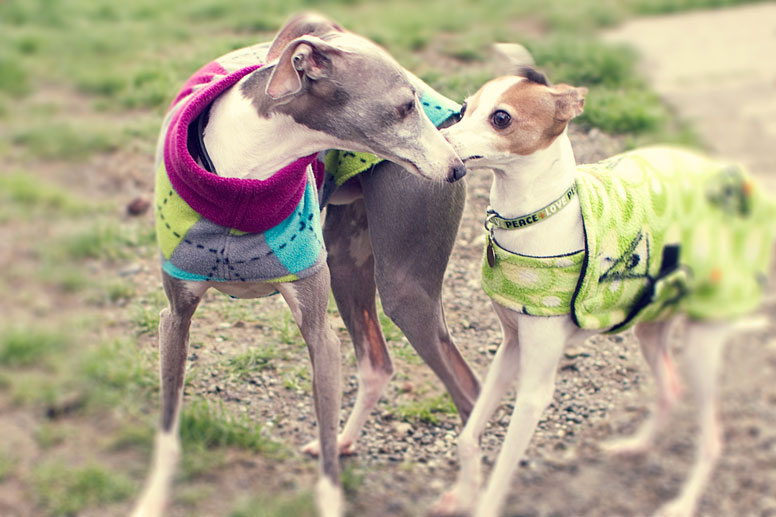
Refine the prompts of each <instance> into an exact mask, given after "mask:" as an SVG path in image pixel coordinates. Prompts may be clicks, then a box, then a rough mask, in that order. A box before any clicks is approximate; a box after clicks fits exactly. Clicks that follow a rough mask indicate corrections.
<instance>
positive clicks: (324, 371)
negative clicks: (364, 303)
mask: <svg viewBox="0 0 776 517" xmlns="http://www.w3.org/2000/svg"><path fill="white" fill-rule="evenodd" d="M329 284H330V278H329V268H328V266H324V267H323V268H321V270H320V271H319V272H318V273H316V274H314V275H312V276H310V277H308V278H305V279H302V280H297V281H295V282H293V283H287V284H279V285H278V290H279V291H280V293H281V294H282V295H283V298H284V299H285V300H286V303H288V306H289V307H290V308H291V313H292V314H293V316H294V320H295V321H296V324H297V325H298V326H299V330H300V331H301V333H302V337H303V338H304V340H305V342H306V343H307V347H308V350H309V352H310V361H311V363H312V368H313V400H314V403H315V415H316V418H317V422H318V441H319V443H320V466H321V474H322V476H321V477H320V479H319V480H318V485H317V487H316V505H317V507H318V515H321V516H323V517H340V516H342V515H344V513H345V512H344V497H343V494H342V487H341V486H340V469H339V449H338V446H337V431H338V429H339V413H340V407H341V399H342V390H341V377H342V374H341V367H340V342H339V338H338V337H337V335H336V334H335V333H334V330H333V329H332V328H331V325H330V324H329V321H328V317H327V315H326V306H327V304H328V301H329Z"/></svg>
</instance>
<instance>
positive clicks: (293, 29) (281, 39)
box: [267, 12, 344, 62]
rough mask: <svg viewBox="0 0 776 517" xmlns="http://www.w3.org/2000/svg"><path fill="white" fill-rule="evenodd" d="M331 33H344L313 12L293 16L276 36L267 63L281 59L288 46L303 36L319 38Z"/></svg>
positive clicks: (268, 53)
mask: <svg viewBox="0 0 776 517" xmlns="http://www.w3.org/2000/svg"><path fill="white" fill-rule="evenodd" d="M330 32H344V30H343V29H342V27H340V26H339V25H337V24H336V23H334V22H333V21H331V20H329V19H328V18H326V17H325V16H322V15H320V14H317V13H312V12H303V13H299V14H297V15H295V16H292V17H291V18H290V19H289V20H288V21H287V22H286V23H285V25H283V27H282V28H281V29H280V30H279V31H278V33H277V35H275V39H274V40H273V41H272V45H271V46H270V48H269V52H267V62H272V61H274V60H276V59H278V58H279V57H280V55H281V54H282V53H283V51H284V50H285V49H286V47H288V44H289V43H291V42H292V41H293V40H295V39H297V38H301V37H302V36H318V37H321V36H323V35H324V34H328V33H330Z"/></svg>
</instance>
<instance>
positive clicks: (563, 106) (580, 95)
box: [550, 84, 587, 122]
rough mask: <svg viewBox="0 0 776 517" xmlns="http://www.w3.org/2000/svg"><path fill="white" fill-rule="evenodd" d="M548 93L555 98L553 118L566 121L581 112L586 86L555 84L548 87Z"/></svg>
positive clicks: (583, 105)
mask: <svg viewBox="0 0 776 517" xmlns="http://www.w3.org/2000/svg"><path fill="white" fill-rule="evenodd" d="M550 93H552V95H553V97H554V98H555V120H557V121H561V122H568V121H569V120H571V119H573V118H574V117H577V116H579V115H581V114H582V111H583V110H584V107H585V95H587V88H584V87H580V88H575V87H574V86H571V85H568V84H557V85H555V86H553V87H552V88H551V89H550Z"/></svg>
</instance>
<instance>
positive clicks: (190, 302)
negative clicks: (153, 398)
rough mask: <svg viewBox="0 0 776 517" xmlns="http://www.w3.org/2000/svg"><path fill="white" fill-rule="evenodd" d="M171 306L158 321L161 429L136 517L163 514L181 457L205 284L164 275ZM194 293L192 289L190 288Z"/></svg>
mask: <svg viewBox="0 0 776 517" xmlns="http://www.w3.org/2000/svg"><path fill="white" fill-rule="evenodd" d="M162 282H163V284H164V292H165V294H166V295H167V299H168V301H169V307H168V308H165V309H163V310H162V313H161V315H160V320H159V374H160V377H161V385H162V386H161V399H162V409H161V426H160V429H159V431H158V433H157V435H156V443H155V444H154V460H153V465H152V467H151V468H152V470H151V473H150V475H149V476H148V480H147V481H146V485H145V488H144V490H143V494H142V495H141V497H140V499H139V501H138V504H137V506H136V508H135V510H134V512H133V516H136V517H141V516H142V517H156V516H161V515H163V514H164V508H165V506H166V503H167V499H168V492H169V489H170V485H171V484H172V479H173V476H174V474H175V469H176V467H177V463H178V458H179V456H180V441H179V438H178V420H179V417H180V411H181V403H182V398H183V397H182V394H183V381H184V377H185V374H186V356H187V354H188V345H189V327H190V325H191V318H192V316H193V315H194V311H196V310H197V306H198V305H199V302H200V300H201V298H202V295H203V294H204V293H205V291H206V290H207V286H206V285H205V284H184V282H182V281H180V280H176V279H174V278H172V277H170V276H168V275H167V274H165V273H162ZM192 285H193V286H194V287H193V288H194V289H195V291H192V290H191V286H192Z"/></svg>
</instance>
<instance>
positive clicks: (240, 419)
mask: <svg viewBox="0 0 776 517" xmlns="http://www.w3.org/2000/svg"><path fill="white" fill-rule="evenodd" d="M180 435H181V441H182V443H183V448H184V450H186V449H187V448H193V449H196V448H197V447H203V448H206V449H213V448H223V447H227V446H232V447H239V448H241V449H246V450H249V451H253V452H256V453H259V454H264V455H268V456H272V457H278V456H279V455H280V454H281V453H282V452H283V446H282V445H281V444H280V443H278V442H275V441H273V440H271V439H270V438H268V437H267V436H265V435H264V433H263V431H262V428H261V426H260V425H259V424H257V423H255V422H251V420H250V418H249V417H248V416H247V415H242V416H234V415H231V414H230V413H229V412H227V411H225V410H224V409H223V407H222V406H221V405H220V404H218V405H215V404H213V403H211V402H208V401H206V400H202V399H199V400H195V401H192V402H189V403H187V404H185V405H184V408H183V412H182V414H181V420H180ZM185 454H186V453H184V455H185Z"/></svg>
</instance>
